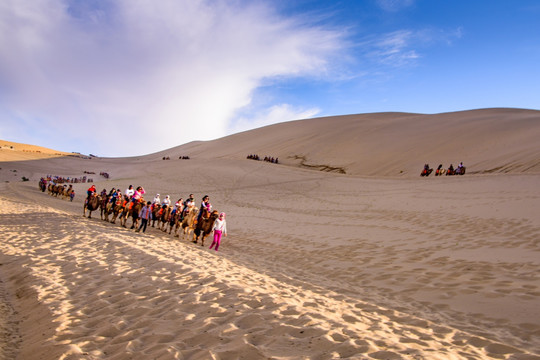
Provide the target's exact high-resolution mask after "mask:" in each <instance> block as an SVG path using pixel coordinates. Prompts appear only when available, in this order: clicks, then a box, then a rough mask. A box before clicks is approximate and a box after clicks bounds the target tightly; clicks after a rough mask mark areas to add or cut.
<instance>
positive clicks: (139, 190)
mask: <svg viewBox="0 0 540 360" xmlns="http://www.w3.org/2000/svg"><path fill="white" fill-rule="evenodd" d="M145 193H146V191H144V189H143V187H142V186H138V187H137V190H135V191H134V192H133V196H132V199H133V202H137V201H139V200H141V198H142V197H143V195H144V194H145Z"/></svg>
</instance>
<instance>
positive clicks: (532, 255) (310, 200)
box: [0, 110, 540, 360]
mask: <svg viewBox="0 0 540 360" xmlns="http://www.w3.org/2000/svg"><path fill="white" fill-rule="evenodd" d="M505 111H506V110H505ZM495 112H496V113H497V111H495ZM525 113H528V112H527V111H525ZM381 116H382V115H381ZM403 116H410V115H403ZM301 123H302V122H298V123H292V124H286V125H291V126H293V128H296V127H297V126H299V124H301ZM534 124H536V122H534ZM321 126H322V125H321ZM534 126H537V125H534ZM277 128H278V129H282V128H280V127H277ZM286 128H287V129H288V130H287V131H289V130H290V129H291V128H289V127H286ZM533 128H534V127H533ZM275 129H276V128H274V130H275ZM283 129H284V128H283ZM283 129H282V130H283ZM259 131H263V130H259ZM264 131H265V132H266V131H270V130H269V128H265V129H264ZM305 131H307V130H305ZM373 131H374V132H376V130H375V129H374V130H373ZM516 131H517V130H516ZM534 131H535V130H534ZM531 132H533V131H531ZM517 133H519V134H521V135H522V137H521V139H522V141H515V146H514V147H511V146H509V145H508V146H506V155H504V154H503V153H502V152H501V153H492V156H491V155H489V154H488V153H483V155H482V157H478V160H476V161H477V163H478V164H487V165H489V166H491V165H490V164H498V163H499V162H498V161H501V163H507V164H509V166H510V167H509V169H511V171H512V172H513V173H510V174H504V173H484V174H482V172H483V171H480V168H479V171H478V173H477V174H472V175H470V174H469V175H465V176H463V177H441V178H435V177H429V178H420V177H419V176H418V175H417V174H416V175H414V176H413V174H412V173H410V174H409V175H410V176H403V177H402V178H388V177H387V178H384V177H379V176H377V177H361V176H351V175H342V174H335V173H327V172H320V171H313V170H307V169H301V168H297V167H290V166H283V165H275V164H270V163H265V162H257V161H253V160H247V159H245V156H244V153H245V152H246V149H247V147H248V146H253V147H254V146H255V145H256V143H246V142H244V141H238V139H236V141H233V140H231V139H234V136H233V137H232V138H225V139H220V140H217V141H215V142H206V143H193V144H188V145H184V146H182V147H179V148H175V149H170V150H168V151H166V152H163V153H159V154H153V155H149V156H146V157H140V158H136V157H135V158H125V159H103V158H98V159H92V160H85V159H80V158H72V157H69V158H58V159H44V160H37V161H24V162H4V163H2V164H1V167H2V168H3V170H2V171H0V174H4V173H3V171H4V170H8V172H7V176H8V177H7V179H10V178H9V176H10V173H9V171H10V170H13V169H17V173H18V174H20V175H23V174H25V176H28V177H30V178H32V181H31V182H14V181H13V180H10V182H9V183H6V182H5V180H3V182H2V183H1V184H0V233H1V234H2V237H3V238H2V241H1V242H0V254H1V259H0V263H1V264H2V265H0V279H1V281H2V282H1V283H0V299H4V301H3V303H2V304H3V306H0V315H1V316H2V317H3V318H4V321H0V323H2V324H4V325H3V327H0V334H1V336H0V344H1V346H0V349H1V351H2V352H0V357H1V356H2V355H3V357H4V358H6V359H11V358H15V357H16V356H18V357H17V358H18V359H59V358H62V359H131V358H137V359H158V358H159V359H175V358H180V359H207V358H217V359H238V358H245V359H267V358H275V359H302V358H303V359H332V358H351V359H516V360H521V359H540V341H539V339H540V336H539V335H540V317H539V316H540V315H539V314H540V312H539V311H538V309H539V308H538V300H539V297H540V290H539V287H540V279H539V274H540V272H539V271H538V270H539V269H540V249H539V246H540V242H539V240H540V220H539V218H538V216H537V214H538V213H540V205H539V204H540V202H539V198H540V190H538V189H539V187H538V184H539V182H540V174H538V173H537V172H535V171H532V170H534V168H530V169H529V170H525V169H524V168H523V167H520V166H517V164H518V163H519V164H522V163H528V164H531V163H532V162H534V161H533V160H530V159H529V160H527V159H528V158H527V156H529V155H527V154H529V152H528V151H529V150H527V149H533V150H530V151H533V152H534V149H537V146H538V145H537V142H536V141H533V139H530V138H529V137H528V135H527V133H526V132H519V131H517V132H516V134H517ZM240 135H242V136H243V134H239V135H238V136H240ZM244 135H246V134H244ZM290 135H291V134H289V132H283V133H281V136H277V135H276V139H274V141H277V138H282V139H284V138H286V137H287V136H290ZM343 136H345V135H343ZM251 138H252V137H246V138H245V139H246V141H251V140H249V139H251ZM486 138H487V135H486ZM264 139H266V135H265V137H264ZM343 140H345V139H343ZM311 141H312V140H310V139H306V140H304V141H303V143H302V144H303V145H304V149H308V148H310V146H311ZM398 141H402V140H399V139H396V142H398ZM297 142H298V140H297ZM344 142H345V141H344ZM463 142H464V143H466V140H463ZM259 143H260V145H261V146H263V145H264V143H263V142H262V141H259ZM225 144H227V146H225ZM291 146H292V145H291ZM315 148H316V147H313V149H315ZM465 148H466V147H465ZM204 149H206V150H205V151H204V153H203V151H202V150H204ZM219 149H227V151H226V152H225V151H224V150H223V151H220V152H217V150H219ZM257 149H259V151H258V152H260V155H263V154H264V153H263V151H262V150H261V149H263V147H261V148H257ZM257 149H255V150H256V151H257ZM282 149H284V147H280V146H276V148H275V151H276V153H277V152H279V151H282ZM188 150H191V151H192V152H190V151H188ZM431 151H432V153H431V154H435V153H436V152H434V150H431ZM254 152H255V151H254ZM166 153H168V154H170V156H171V160H169V161H164V160H161V157H162V156H165V154H166ZM306 154H307V155H308V157H309V158H311V153H306ZM515 154H521V155H522V156H523V159H524V160H523V161H521V160H520V161H516V162H515V163H514V162H512V161H513V160H512V159H513V156H515ZM173 155H174V156H173ZM176 155H178V156H180V155H190V156H191V160H178V158H177V156H176ZM268 155H274V153H271V151H268ZM276 155H279V156H281V155H280V154H276ZM325 156H327V157H325V158H324V159H323V160H324V161H326V162H329V160H331V157H330V155H325ZM471 156H472V155H471ZM313 158H315V156H313ZM532 158H533V156H532V155H531V159H532ZM381 161H382V160H381ZM471 161H472V160H471ZM419 162H420V167H421V165H423V162H424V160H421V161H419ZM512 164H514V165H516V166H513V165H512ZM487 168H488V166H486V167H485V168H484V170H485V169H487ZM83 170H92V171H96V172H97V173H99V171H107V172H109V173H110V174H111V175H112V179H111V180H105V179H104V178H99V177H96V181H97V182H96V184H97V186H98V189H101V188H106V189H110V188H111V187H113V186H114V187H116V186H120V187H121V188H122V189H124V188H126V187H127V185H129V184H133V185H139V184H140V185H143V186H144V187H145V188H146V190H147V191H148V193H149V197H153V195H154V194H155V193H160V194H161V195H162V196H163V195H165V194H170V195H171V197H172V198H173V199H177V198H179V197H185V196H187V195H188V194H189V193H194V194H195V197H196V199H198V200H200V199H201V198H202V196H203V195H204V194H209V195H210V196H211V202H212V204H213V205H214V207H215V208H217V209H218V210H220V211H226V212H227V214H228V215H227V218H228V227H229V236H228V237H227V238H226V239H225V240H224V243H223V245H222V248H221V249H220V251H219V252H217V253H216V252H214V251H210V250H208V249H207V248H206V247H205V248H203V247H200V246H197V245H195V244H192V243H190V242H189V241H188V240H187V239H178V238H174V237H173V236H170V235H168V234H164V233H162V232H161V231H159V230H156V229H150V230H149V231H148V232H147V233H146V234H137V233H134V232H133V231H131V230H127V229H123V228H121V227H120V226H119V225H117V224H116V225H113V224H109V223H107V222H104V221H101V220H100V219H99V215H97V214H93V216H92V219H87V218H83V217H82V194H83V193H84V191H85V190H86V188H87V187H88V184H75V185H74V186H75V189H76V193H77V196H76V198H75V200H74V202H73V203H71V202H69V201H67V200H62V199H59V198H54V197H51V196H49V195H48V194H46V193H41V192H39V191H38V189H37V179H38V178H39V176H42V175H44V174H47V173H49V174H50V173H52V174H57V175H63V176H80V175H81V174H82V171H83ZM500 172H502V171H500ZM2 176H3V175H2ZM206 245H208V244H206Z"/></svg>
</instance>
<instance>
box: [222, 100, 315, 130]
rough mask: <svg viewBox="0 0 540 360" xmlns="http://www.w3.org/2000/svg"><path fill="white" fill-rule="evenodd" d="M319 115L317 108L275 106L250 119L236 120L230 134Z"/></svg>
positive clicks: (241, 118)
mask: <svg viewBox="0 0 540 360" xmlns="http://www.w3.org/2000/svg"><path fill="white" fill-rule="evenodd" d="M319 113H320V110H319V109H317V108H311V109H302V108H298V107H294V106H292V105H289V104H280V105H274V106H272V107H270V108H268V109H265V110H263V111H260V112H259V113H257V114H254V115H253V116H251V117H249V118H248V117H240V118H238V119H236V121H235V122H234V124H233V125H232V126H231V128H230V132H231V133H238V132H241V131H246V130H251V129H256V128H259V127H263V126H267V125H272V124H276V123H281V122H286V121H293V120H302V119H310V118H313V117H315V116H316V115H317V114H319Z"/></svg>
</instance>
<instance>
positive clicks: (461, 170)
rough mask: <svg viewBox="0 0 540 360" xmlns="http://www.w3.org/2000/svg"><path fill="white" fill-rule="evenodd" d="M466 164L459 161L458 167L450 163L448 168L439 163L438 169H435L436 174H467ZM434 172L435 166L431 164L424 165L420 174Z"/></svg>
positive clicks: (424, 174)
mask: <svg viewBox="0 0 540 360" xmlns="http://www.w3.org/2000/svg"><path fill="white" fill-rule="evenodd" d="M465 169H466V168H465V166H463V163H459V165H458V167H457V168H455V169H454V165H452V164H450V167H448V169H443V166H442V164H439V166H438V167H437V170H435V176H443V175H446V176H449V175H465ZM432 172H433V168H430V167H429V164H425V165H424V169H423V170H422V172H421V173H420V176H429V175H430V174H431V173H432Z"/></svg>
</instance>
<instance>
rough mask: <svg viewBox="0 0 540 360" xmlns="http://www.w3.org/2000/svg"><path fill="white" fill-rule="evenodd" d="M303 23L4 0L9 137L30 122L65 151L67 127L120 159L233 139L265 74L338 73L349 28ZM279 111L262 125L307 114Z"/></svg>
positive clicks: (214, 5) (190, 5)
mask: <svg viewBox="0 0 540 360" xmlns="http://www.w3.org/2000/svg"><path fill="white" fill-rule="evenodd" d="M304 20H305V19H302V21H295V19H290V18H286V17H284V16H281V15H279V14H277V13H276V12H275V11H274V10H273V9H272V8H270V7H269V6H265V5H261V4H260V3H258V4H257V5H250V4H249V3H247V2H246V3H243V2H229V1H176V0H163V1H143V0H120V1H87V2H85V1H75V0H73V1H62V0H35V1H17V0H5V1H3V2H2V3H1V4H0V43H1V44H2V49H3V51H2V52H1V53H0V117H1V118H2V123H1V125H0V138H5V139H13V137H14V134H17V132H18V131H20V129H22V127H21V126H20V124H21V123H22V124H24V125H25V126H27V127H28V128H33V129H35V130H34V131H35V132H34V133H32V132H29V133H28V134H26V137H27V138H28V139H27V141H28V142H34V143H40V144H43V140H46V141H47V143H46V144H43V145H47V146H50V147H56V148H60V149H65V148H63V147H62V146H63V145H62V144H64V140H63V138H64V137H65V135H63V134H65V132H66V131H67V132H69V136H70V137H71V138H76V139H78V140H79V145H80V146H81V149H80V150H81V151H85V150H86V151H87V152H90V151H91V152H93V153H98V154H101V155H103V153H105V154H106V155H111V156H117V155H135V154H145V153H149V152H153V151H158V150H161V149H165V148H168V147H172V146H176V145H179V144H182V143H185V142H189V141H192V140H199V139H212V138H216V137H219V136H223V135H224V134H226V133H227V131H229V125H228V124H229V123H230V121H231V120H232V119H233V117H234V114H235V113H236V112H237V111H238V110H239V109H241V108H242V107H244V106H247V105H248V104H250V102H251V97H252V94H253V92H254V90H255V89H256V88H257V87H258V86H259V85H260V84H261V83H262V82H263V81H264V79H268V78H273V77H290V76H307V75H313V74H321V73H325V72H327V71H329V67H330V66H331V65H330V64H331V59H332V57H333V56H335V54H336V53H337V52H338V50H340V49H342V48H343V46H344V43H343V38H342V34H341V33H339V32H338V31H334V30H327V29H323V28H321V27H318V26H310V25H309V24H306V23H305V22H304ZM279 109H280V107H279V106H278V107H277V108H272V109H270V110H268V111H267V116H266V118H267V120H265V121H263V122H268V121H272V120H270V119H278V118H279V119H284V118H286V117H287V116H295V117H297V116H299V115H298V112H297V111H294V110H291V109H290V108H289V109H287V107H286V106H285V107H283V108H282V109H281V111H279ZM263 113H264V111H263ZM301 113H302V111H300V114H301ZM277 114H281V115H279V116H278V115H277ZM244 120H245V119H244ZM246 126H247V125H246ZM38 129H39V130H38ZM19 135H20V134H19ZM54 144H58V145H54ZM65 150H69V151H74V150H79V149H72V148H69V149H65Z"/></svg>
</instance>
